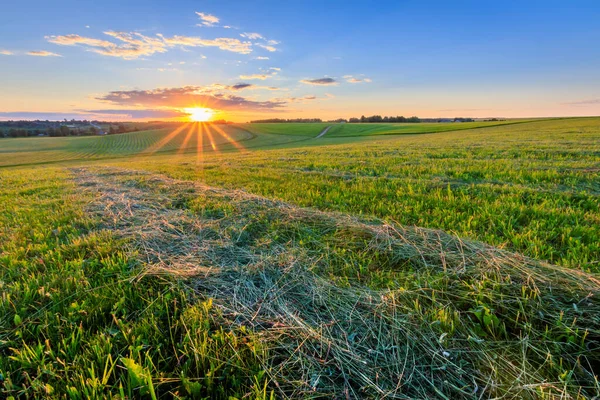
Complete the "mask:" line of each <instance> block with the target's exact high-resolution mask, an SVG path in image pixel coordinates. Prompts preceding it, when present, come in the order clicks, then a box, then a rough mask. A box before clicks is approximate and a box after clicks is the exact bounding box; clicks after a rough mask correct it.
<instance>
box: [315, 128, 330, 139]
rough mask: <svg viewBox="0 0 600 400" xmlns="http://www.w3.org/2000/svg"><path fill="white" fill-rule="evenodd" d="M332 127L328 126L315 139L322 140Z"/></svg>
mask: <svg viewBox="0 0 600 400" xmlns="http://www.w3.org/2000/svg"><path fill="white" fill-rule="evenodd" d="M332 126H333V125H330V126H328V127H327V128H325V129H323V131H322V132H321V133H319V135H318V136H317V137H316V138H315V139H319V138H322V137H323V136H325V134H326V133H327V132H329V130H330V129H331V127H332Z"/></svg>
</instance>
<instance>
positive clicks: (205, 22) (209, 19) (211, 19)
mask: <svg viewBox="0 0 600 400" xmlns="http://www.w3.org/2000/svg"><path fill="white" fill-rule="evenodd" d="M196 15H198V17H200V20H201V21H202V22H201V23H200V24H198V26H211V27H212V26H215V25H216V24H218V23H219V21H220V19H219V18H218V17H215V16H214V15H212V14H206V13H202V12H198V11H196Z"/></svg>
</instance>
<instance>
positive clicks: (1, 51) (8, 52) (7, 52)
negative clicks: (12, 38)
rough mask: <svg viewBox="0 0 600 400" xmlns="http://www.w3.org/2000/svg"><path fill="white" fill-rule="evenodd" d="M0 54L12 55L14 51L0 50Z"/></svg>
mask: <svg viewBox="0 0 600 400" xmlns="http://www.w3.org/2000/svg"><path fill="white" fill-rule="evenodd" d="M0 54H1V55H3V56H12V55H13V52H12V51H8V50H0Z"/></svg>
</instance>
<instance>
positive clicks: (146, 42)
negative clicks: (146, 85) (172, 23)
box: [46, 31, 252, 60]
mask: <svg viewBox="0 0 600 400" xmlns="http://www.w3.org/2000/svg"><path fill="white" fill-rule="evenodd" d="M104 34H105V35H107V36H110V37H112V38H114V39H116V40H118V41H120V42H121V43H119V44H117V43H114V42H111V41H108V40H103V39H95V38H90V37H84V36H80V35H75V34H72V35H63V36H46V40H48V42H50V43H54V44H58V45H62V46H76V45H80V46H84V47H86V48H87V49H88V50H89V51H91V52H94V53H97V54H101V55H104V56H111V57H120V58H123V59H125V60H133V59H136V58H139V57H142V56H148V55H152V54H155V53H164V52H166V51H168V49H170V48H173V47H176V46H181V47H218V48H219V49H221V50H225V51H231V52H235V53H241V54H248V53H251V52H252V43H251V42H242V41H240V40H239V39H234V38H216V39H203V38H201V37H193V36H178V35H176V36H173V37H165V36H163V35H162V34H157V35H156V36H155V37H151V36H146V35H143V34H141V33H138V32H115V31H106V32H104Z"/></svg>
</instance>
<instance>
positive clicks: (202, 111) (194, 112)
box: [185, 107, 215, 122]
mask: <svg viewBox="0 0 600 400" xmlns="http://www.w3.org/2000/svg"><path fill="white" fill-rule="evenodd" d="M185 112H186V113H188V114H189V115H190V120H192V121H194V122H206V121H208V120H210V118H211V117H212V116H213V114H214V113H215V112H214V111H213V110H211V109H210V108H200V107H194V108H186V109H185Z"/></svg>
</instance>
